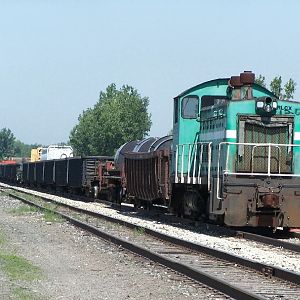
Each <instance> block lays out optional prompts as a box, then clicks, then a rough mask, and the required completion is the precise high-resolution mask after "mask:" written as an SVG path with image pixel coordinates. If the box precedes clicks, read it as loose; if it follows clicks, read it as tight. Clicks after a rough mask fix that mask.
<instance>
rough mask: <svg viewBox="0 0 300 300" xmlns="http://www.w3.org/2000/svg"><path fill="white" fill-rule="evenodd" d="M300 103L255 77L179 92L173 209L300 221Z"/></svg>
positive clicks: (283, 223)
mask: <svg viewBox="0 0 300 300" xmlns="http://www.w3.org/2000/svg"><path fill="white" fill-rule="evenodd" d="M299 124H300V103H299V102H295V101H287V100H282V99H277V98H276V97H275V95H274V94H273V93H272V92H270V91H269V90H267V89H266V88H264V87H262V86H260V85H258V84H256V83H255V75H254V74H253V73H252V72H247V71H245V72H244V73H241V74H240V75H239V76H232V77H231V78H221V79H215V80H211V81H207V82H204V83H201V84H199V85H197V86H195V87H192V88H190V89H188V90H186V91H184V92H183V93H181V94H180V95H178V96H177V97H175V98H174V121H173V157H172V169H171V177H170V178H171V185H172V192H171V193H172V197H171V203H170V205H171V207H172V208H173V209H174V210H175V211H177V212H178V213H182V214H184V215H185V216H188V217H193V218H199V217H207V218H209V219H211V220H214V221H217V222H220V223H224V224H226V225H229V226H252V227H259V226H262V227H300V178H299V177H300V160H299V158H300V157H299V155H300V148H299V147H300V125H299Z"/></svg>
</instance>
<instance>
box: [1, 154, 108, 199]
mask: <svg viewBox="0 0 300 300" xmlns="http://www.w3.org/2000/svg"><path fill="white" fill-rule="evenodd" d="M112 164H113V157H109V156H88V157H68V158H65V159H54V160H44V161H42V160H41V161H36V162H27V163H23V164H22V183H23V184H25V185H28V186H34V187H40V188H47V189H49V190H60V191H67V192H70V193H75V194H82V193H83V194H85V195H86V196H92V197H94V198H97V197H98V194H99V192H101V191H106V190H107V189H108V185H109V184H110V182H108V181H107V180H106V178H105V175H106V174H107V172H110V171H111V169H112V167H110V166H111V165H112ZM103 169H105V172H103V171H102V170H103ZM0 170H1V167H0ZM99 175H101V176H99Z"/></svg>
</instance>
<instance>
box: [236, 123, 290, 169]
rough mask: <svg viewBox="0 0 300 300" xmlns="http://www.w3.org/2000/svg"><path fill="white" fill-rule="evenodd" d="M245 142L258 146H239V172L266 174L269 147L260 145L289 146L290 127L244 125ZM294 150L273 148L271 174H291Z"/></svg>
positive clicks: (286, 125) (283, 125) (281, 125)
mask: <svg viewBox="0 0 300 300" xmlns="http://www.w3.org/2000/svg"><path fill="white" fill-rule="evenodd" d="M243 137H244V138H243V140H244V142H245V143H256V144H257V146H249V145H240V146H238V159H237V171H240V172H252V171H253V172H257V173H265V172H267V171H268V152H269V149H268V147H262V146H259V144H260V143H272V144H289V125H288V124H282V123H280V125H278V126H276V125H274V124H272V126H268V125H267V126H266V125H264V124H258V123H248V122H245V124H244V135H243ZM291 159H292V150H291V149H290V148H289V147H279V148H278V147H275V146H272V147H271V172H272V173H279V171H280V172H281V173H289V172H291V165H292V163H291Z"/></svg>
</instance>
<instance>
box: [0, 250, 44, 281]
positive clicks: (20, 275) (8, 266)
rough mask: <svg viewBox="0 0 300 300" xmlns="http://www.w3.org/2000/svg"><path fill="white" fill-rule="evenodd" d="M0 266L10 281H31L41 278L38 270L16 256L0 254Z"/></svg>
mask: <svg viewBox="0 0 300 300" xmlns="http://www.w3.org/2000/svg"><path fill="white" fill-rule="evenodd" d="M0 264H1V266H2V269H3V270H4V272H5V273H6V274H7V276H8V277H9V278H10V279H12V280H25V281H32V280H34V279H38V278H40V276H41V272H40V269H39V268H38V267H35V266H33V265H32V264H31V263H30V262H29V261H28V260H27V259H25V258H23V257H21V256H17V255H16V254H7V253H0Z"/></svg>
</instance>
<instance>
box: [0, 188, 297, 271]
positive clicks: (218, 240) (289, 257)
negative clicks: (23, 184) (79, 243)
mask: <svg viewBox="0 0 300 300" xmlns="http://www.w3.org/2000/svg"><path fill="white" fill-rule="evenodd" d="M1 185H2V186H7V185H5V184H2V183H1V184H0V186H1ZM20 190H24V191H26V189H23V188H20ZM34 193H35V194H36V195H40V196H43V197H49V198H50V199H53V200H55V201H58V202H62V203H66V204H70V205H73V206H76V207H80V208H82V209H86V210H90V211H94V212H98V213H101V214H104V215H107V216H110V217H113V218H117V219H121V220H124V221H126V222H130V223H133V224H136V225H139V226H143V227H146V228H150V229H153V230H156V231H158V232H162V233H164V234H168V235H170V236H174V237H177V238H182V239H184V240H187V241H191V242H194V243H197V244H200V245H204V246H207V247H211V248H216V249H218V250H223V251H225V252H227V253H230V254H234V255H237V256H241V257H244V258H247V259H251V260H254V261H257V262H262V263H266V264H269V265H273V266H276V267H281V268H283V269H287V270H291V271H293V272H298V273H300V264H299V261H300V254H298V253H295V252H292V251H288V250H284V249H279V248H277V247H273V246H268V245H263V244H261V243H256V242H253V241H248V240H243V239H238V238H236V237H228V236H226V235H223V234H222V229H221V230H220V234H219V235H218V233H217V232H214V233H213V234H211V233H209V232H207V231H206V232H205V231H204V232H196V229H195V231H191V230H188V229H182V228H178V227H174V226H172V225H168V224H163V223H160V222H159V221H153V220H145V219H141V218H139V217H138V216H136V215H135V214H134V213H126V212H119V211H117V210H115V209H112V208H110V207H108V206H107V205H105V204H101V203H84V202H81V201H74V200H70V199H67V198H63V197H59V196H55V195H50V194H45V193H41V192H34Z"/></svg>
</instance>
